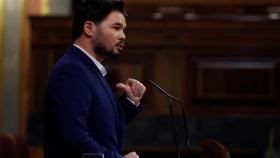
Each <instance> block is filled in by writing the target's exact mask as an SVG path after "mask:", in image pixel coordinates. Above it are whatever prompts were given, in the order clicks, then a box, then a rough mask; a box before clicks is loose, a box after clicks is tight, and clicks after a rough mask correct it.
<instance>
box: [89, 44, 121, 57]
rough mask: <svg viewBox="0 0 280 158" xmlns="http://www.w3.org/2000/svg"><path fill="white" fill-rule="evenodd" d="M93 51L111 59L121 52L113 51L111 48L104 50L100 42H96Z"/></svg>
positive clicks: (118, 55)
mask: <svg viewBox="0 0 280 158" xmlns="http://www.w3.org/2000/svg"><path fill="white" fill-rule="evenodd" d="M94 51H95V52H96V54H98V55H100V56H104V57H109V58H113V59H115V58H118V57H120V56H121V53H114V52H113V51H112V50H106V48H105V46H104V45H102V44H97V45H96V47H95V49H94Z"/></svg>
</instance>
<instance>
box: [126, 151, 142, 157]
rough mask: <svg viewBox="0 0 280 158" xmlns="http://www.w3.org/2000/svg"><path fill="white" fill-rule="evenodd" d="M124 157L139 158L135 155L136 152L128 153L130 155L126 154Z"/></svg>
mask: <svg viewBox="0 0 280 158" xmlns="http://www.w3.org/2000/svg"><path fill="white" fill-rule="evenodd" d="M124 157H125V158H139V156H138V155H137V153H136V152H134V151H133V152H130V153H128V154H126V155H124Z"/></svg>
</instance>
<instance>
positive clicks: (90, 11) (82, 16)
mask: <svg viewBox="0 0 280 158" xmlns="http://www.w3.org/2000/svg"><path fill="white" fill-rule="evenodd" d="M112 11H119V12H121V13H122V14H124V15H126V10H125V3H124V1H123V0H83V1H81V2H80V3H79V4H78V6H77V8H76V11H75V13H74V19H73V28H72V40H73V41H74V40H76V39H77V38H79V37H80V35H81V34H82V32H83V27H84V23H85V22H86V21H92V22H94V23H96V24H98V23H100V22H101V21H102V20H103V19H104V18H105V17H106V16H107V15H109V14H110V13H111V12H112Z"/></svg>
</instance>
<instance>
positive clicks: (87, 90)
mask: <svg viewBox="0 0 280 158" xmlns="http://www.w3.org/2000/svg"><path fill="white" fill-rule="evenodd" d="M140 111H142V106H141V105H140V106H139V107H136V106H135V105H133V104H132V103H131V102H129V101H128V100H127V99H126V96H125V95H123V96H121V97H120V98H117V97H116V96H115V95H114V94H113V92H112V90H111V88H110V87H109V85H108V83H107V81H106V80H105V78H104V77H103V76H102V74H101V72H100V71H99V69H98V68H97V67H96V65H95V64H94V63H93V62H92V61H91V60H90V58H88V57H87V56H86V55H85V54H84V53H83V52H82V51H81V50H80V49H78V48H76V47H75V46H71V47H70V49H69V50H68V51H67V52H66V54H65V55H64V56H63V57H62V58H61V59H60V60H59V61H58V63H57V64H56V65H55V67H54V69H53V71H52V73H51V75H50V77H49V80H48V84H47V89H46V97H45V113H44V121H45V122H44V124H45V134H44V141H45V143H44V155H45V158H74V157H75V158H79V157H82V154H83V153H103V154H104V155H105V158H117V157H122V156H121V155H120V150H121V146H122V143H123V137H124V127H125V125H126V123H128V122H129V121H130V120H132V119H133V118H134V117H135V116H136V115H137V114H138V113H139V112H140Z"/></svg>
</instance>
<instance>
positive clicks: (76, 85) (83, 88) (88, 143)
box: [46, 64, 122, 158]
mask: <svg viewBox="0 0 280 158" xmlns="http://www.w3.org/2000/svg"><path fill="white" fill-rule="evenodd" d="M81 71H83V70H82V68H79V67H78V66H76V65H74V64H72V65H71V64H70V65H67V66H65V68H61V69H60V72H59V73H58V74H57V75H55V78H51V80H50V81H49V86H48V89H47V94H46V98H47V99H46V106H49V107H47V109H48V108H49V111H47V115H48V117H49V118H47V119H50V120H52V121H50V122H51V123H53V124H54V125H53V126H54V128H55V132H56V134H57V135H58V138H59V141H60V142H61V144H62V145H63V148H64V149H65V150H69V152H71V153H72V152H73V153H75V154H77V155H82V153H104V155H105V157H106V158H122V156H121V155H120V154H119V153H118V152H116V151H113V150H111V149H107V148H105V147H104V146H102V145H100V144H99V143H98V142H97V141H96V140H95V139H94V138H93V137H91V136H90V135H89V118H90V108H91V106H90V105H91V103H92V99H93V98H92V95H91V91H90V89H89V88H88V86H87V85H86V84H85V82H84V81H85V79H84V77H85V76H83V74H82V73H81Z"/></svg>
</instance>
